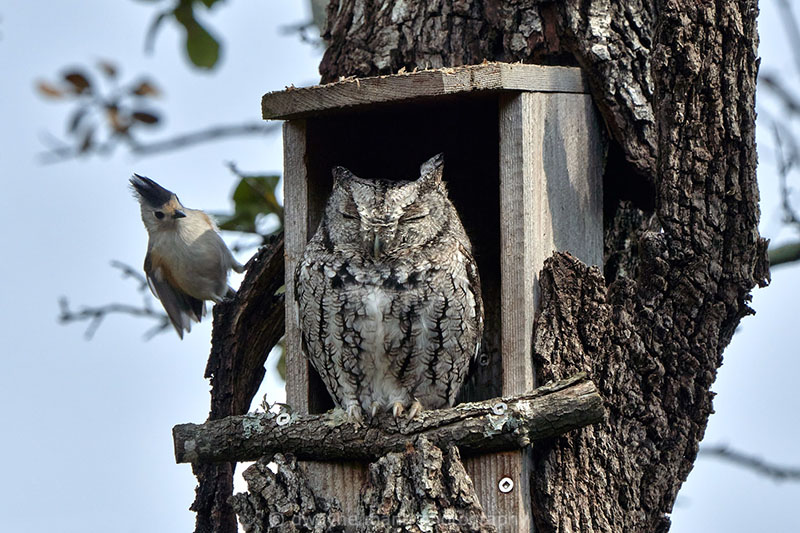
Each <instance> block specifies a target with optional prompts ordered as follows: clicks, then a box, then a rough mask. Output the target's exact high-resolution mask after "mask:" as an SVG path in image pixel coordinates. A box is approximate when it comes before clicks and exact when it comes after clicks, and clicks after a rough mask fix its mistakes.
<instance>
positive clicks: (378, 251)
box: [372, 231, 384, 259]
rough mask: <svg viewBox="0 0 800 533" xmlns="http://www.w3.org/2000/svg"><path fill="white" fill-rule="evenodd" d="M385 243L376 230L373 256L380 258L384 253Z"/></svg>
mask: <svg viewBox="0 0 800 533" xmlns="http://www.w3.org/2000/svg"><path fill="white" fill-rule="evenodd" d="M383 249H384V243H383V241H382V240H381V237H380V234H379V233H378V232H377V231H376V232H375V240H374V241H373V243H372V257H374V258H375V259H379V258H380V257H381V255H383Z"/></svg>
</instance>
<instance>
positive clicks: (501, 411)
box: [492, 402, 508, 415]
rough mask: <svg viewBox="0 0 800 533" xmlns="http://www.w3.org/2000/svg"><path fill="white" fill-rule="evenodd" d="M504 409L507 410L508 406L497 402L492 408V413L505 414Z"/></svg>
mask: <svg viewBox="0 0 800 533" xmlns="http://www.w3.org/2000/svg"><path fill="white" fill-rule="evenodd" d="M506 409H508V405H506V404H505V402H497V403H496V404H494V405H493V406H492V412H493V413H494V414H496V415H502V414H505V412H506Z"/></svg>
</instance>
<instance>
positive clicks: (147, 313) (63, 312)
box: [58, 261, 171, 340]
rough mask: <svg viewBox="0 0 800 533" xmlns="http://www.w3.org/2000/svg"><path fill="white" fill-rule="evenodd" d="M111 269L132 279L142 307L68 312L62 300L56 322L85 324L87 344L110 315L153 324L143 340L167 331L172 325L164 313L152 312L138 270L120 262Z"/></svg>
mask: <svg viewBox="0 0 800 533" xmlns="http://www.w3.org/2000/svg"><path fill="white" fill-rule="evenodd" d="M111 266H113V267H114V268H118V269H119V270H121V271H122V277H123V278H132V279H134V280H135V281H136V282H137V283H138V284H139V286H138V288H137V291H138V292H139V293H140V294H141V295H142V305H141V306H135V305H130V304H121V303H110V304H106V305H99V306H94V307H93V306H83V307H81V308H80V309H78V310H77V311H73V310H72V309H71V308H70V305H69V300H67V298H64V297H62V298H60V299H59V301H58V304H59V308H60V313H59V315H58V321H59V322H60V323H62V324H69V323H72V322H85V321H88V322H89V325H88V326H87V327H86V332H85V334H84V335H85V336H86V339H87V340H91V339H92V337H94V334H95V333H96V332H97V329H98V328H99V327H100V325H101V324H102V322H103V319H105V318H106V317H107V316H108V315H112V314H124V315H130V316H136V317H142V318H151V319H154V320H156V321H157V323H156V325H155V326H153V327H152V328H150V329H149V330H147V331H146V332H145V334H144V338H145V340H150V339H152V338H153V337H155V336H156V335H158V334H159V333H162V332H164V331H167V330H168V329H169V328H170V325H171V323H170V321H169V317H168V316H167V315H166V313H164V312H162V311H159V310H157V309H154V308H153V305H152V303H153V297H152V296H151V294H150V291H148V290H147V289H148V286H147V280H146V279H145V277H144V276H143V275H142V274H141V273H140V272H139V271H138V270H137V269H135V268H133V267H131V266H130V265H126V264H125V263H122V262H120V261H112V262H111Z"/></svg>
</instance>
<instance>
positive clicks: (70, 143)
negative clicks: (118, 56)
mask: <svg viewBox="0 0 800 533" xmlns="http://www.w3.org/2000/svg"><path fill="white" fill-rule="evenodd" d="M96 70H98V71H99V72H100V74H101V77H100V79H102V80H104V83H101V82H100V81H99V80H98V79H96V78H93V76H92V75H91V74H90V73H89V71H88V70H86V69H82V68H71V69H67V70H66V71H65V72H64V73H63V74H62V75H61V76H60V78H59V79H58V81H55V82H52V81H39V82H38V84H37V89H38V91H39V94H41V95H42V96H44V97H46V98H49V99H51V100H66V101H70V102H73V103H74V108H73V109H72V111H71V112H70V113H69V114H68V116H67V127H66V135H67V139H68V140H62V139H60V138H58V137H56V136H54V135H50V134H48V135H47V136H46V137H45V138H44V139H43V142H44V143H45V144H47V145H49V146H48V150H47V151H46V152H44V153H43V154H42V156H41V158H42V161H43V162H45V163H57V162H61V161H65V160H68V159H73V158H76V157H81V156H85V155H90V154H96V155H109V154H111V153H112V152H113V151H114V150H115V149H116V148H117V146H119V145H125V146H127V147H128V149H129V150H130V151H131V152H132V153H134V154H136V155H154V154H159V153H162V152H165V151H170V150H177V149H181V148H186V147H189V146H193V145H196V144H199V143H204V142H210V141H215V140H219V139H222V138H226V137H232V136H241V135H266V134H271V133H275V132H277V131H278V129H279V126H278V125H277V124H267V123H265V122H263V121H258V122H246V123H243V124H229V125H220V126H213V127H208V128H205V129H203V130H200V131H196V132H191V133H184V134H180V135H176V136H174V137H171V138H167V139H162V140H159V141H154V142H142V141H141V140H140V133H141V132H142V131H143V130H146V129H151V128H153V127H157V126H159V125H160V124H161V123H162V122H163V121H162V118H161V113H160V112H159V111H158V110H156V109H154V106H153V99H155V98H158V97H159V96H160V95H161V90H160V89H159V88H158V87H157V85H156V84H155V82H153V81H152V79H150V78H148V77H146V76H141V77H139V78H137V79H135V80H133V81H132V82H129V83H121V82H120V80H119V70H118V68H117V66H116V65H115V64H113V63H111V62H109V61H101V62H99V63H98V64H97V65H96Z"/></svg>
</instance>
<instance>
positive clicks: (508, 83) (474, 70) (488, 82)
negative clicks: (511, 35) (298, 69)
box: [261, 63, 588, 119]
mask: <svg viewBox="0 0 800 533" xmlns="http://www.w3.org/2000/svg"><path fill="white" fill-rule="evenodd" d="M474 91H536V92H561V93H586V92H588V88H587V86H586V82H585V81H584V79H583V75H582V74H581V70H580V69H578V68H573V67H552V66H547V67H545V66H541V65H525V64H521V63H515V64H510V63H485V64H482V65H469V66H462V67H454V68H442V69H435V70H422V71H417V72H408V73H402V74H393V75H391V76H377V77H372V78H358V79H357V78H353V79H349V78H348V79H343V80H341V81H337V82H334V83H329V84H326V85H317V86H314V87H303V88H295V87H292V88H289V89H287V90H284V91H276V92H272V93H267V94H265V95H264V97H263V99H262V101H261V109H262V115H263V117H264V118H265V119H295V118H304V117H307V116H309V115H312V114H313V115H315V116H319V115H320V112H323V111H332V110H336V111H338V110H341V109H346V108H350V107H355V106H364V105H370V104H378V103H387V102H400V101H403V100H411V99H417V98H430V97H435V96H444V95H453V94H459V93H469V92H474Z"/></svg>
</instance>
